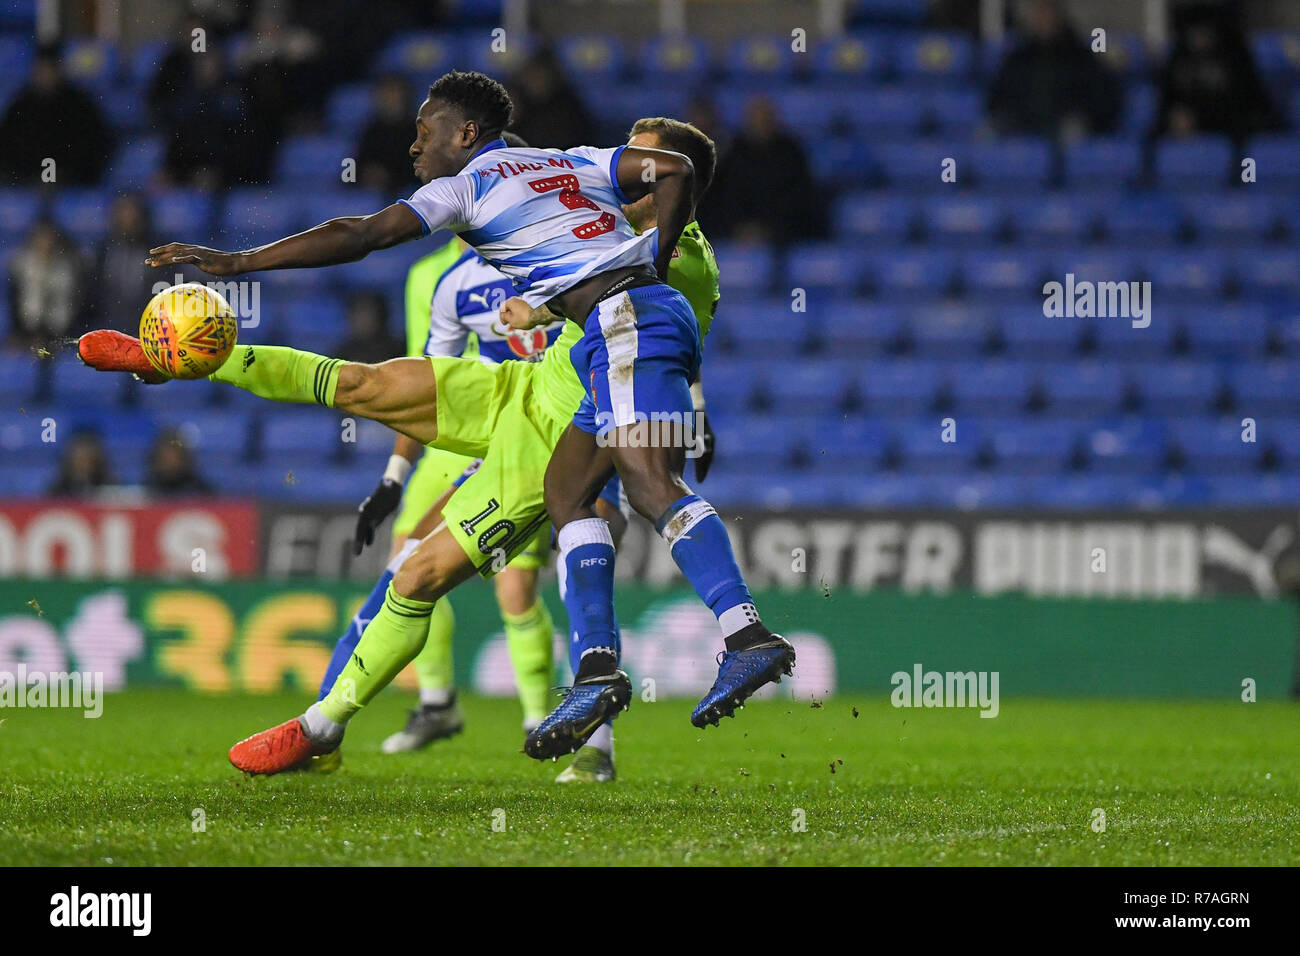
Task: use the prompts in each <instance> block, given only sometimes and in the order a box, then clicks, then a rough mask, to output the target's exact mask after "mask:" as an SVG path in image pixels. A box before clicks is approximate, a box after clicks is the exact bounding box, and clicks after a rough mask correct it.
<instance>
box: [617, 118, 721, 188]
mask: <svg viewBox="0 0 1300 956" xmlns="http://www.w3.org/2000/svg"><path fill="white" fill-rule="evenodd" d="M638 133H653V134H654V135H655V136H657V137H659V142H660V143H662V144H663V146H664V148H665V149H671V150H672V151H673V152H674V153H681V154H682V155H683V156H685V157H686V158H687V159H689V160H690V161H691V165H693V166H694V167H695V196H694V199H695V201H696V202H699V201H700V198H701V197H702V196H703V195H704V191H705V190H706V189H708V188H709V184H710V183H711V182H713V170H714V169H715V168H716V167H717V165H718V148H717V146H715V145H714V143H713V140H711V139H709V137H708V136H706V135H705V134H704V131H703V130H701V129H700V128H699V127H697V126H693V125H691V124H690V123H684V122H682V121H681V120H677V119H672V118H671V117H668V116H646V117H643V118H641V119H639V120H637V121H636V122H635V123H633V124H632V130H631V132H629V133H628V137H629V138H631V137H633V136H636V135H637V134H638Z"/></svg>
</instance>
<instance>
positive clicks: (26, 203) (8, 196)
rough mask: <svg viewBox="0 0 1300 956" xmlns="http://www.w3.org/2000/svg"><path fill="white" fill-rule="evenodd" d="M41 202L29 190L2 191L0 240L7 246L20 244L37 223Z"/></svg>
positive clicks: (0, 193)
mask: <svg viewBox="0 0 1300 956" xmlns="http://www.w3.org/2000/svg"><path fill="white" fill-rule="evenodd" d="M39 211H40V201H39V200H38V199H37V198H36V196H35V195H34V194H33V193H32V192H31V191H30V190H27V189H0V238H3V239H4V241H5V244H6V245H12V246H16V245H18V244H20V243H21V242H22V240H23V238H24V237H25V236H26V234H27V230H28V229H30V228H31V225H32V223H33V222H35V221H36V216H37V213H38V212H39Z"/></svg>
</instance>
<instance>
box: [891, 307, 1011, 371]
mask: <svg viewBox="0 0 1300 956" xmlns="http://www.w3.org/2000/svg"><path fill="white" fill-rule="evenodd" d="M908 314H909V316H910V318H909V321H908V323H907V329H908V333H909V337H910V340H911V342H912V345H913V347H914V348H915V349H916V351H917V353H918V354H920V355H923V356H933V357H936V358H940V357H944V356H962V357H969V356H972V355H978V354H979V353H980V352H981V351H983V349H984V347H985V345H986V344H987V343H988V342H989V340H990V338H991V337H992V335H993V332H994V329H995V324H994V320H993V314H992V312H991V311H990V310H989V309H986V308H982V307H980V306H972V305H969V304H966V303H961V302H951V303H945V302H938V303H927V304H924V305H918V306H914V307H912V308H911V309H909V310H908Z"/></svg>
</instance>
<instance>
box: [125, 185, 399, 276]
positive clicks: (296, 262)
mask: <svg viewBox="0 0 1300 956" xmlns="http://www.w3.org/2000/svg"><path fill="white" fill-rule="evenodd" d="M424 232H425V225H424V222H423V220H421V218H420V217H419V216H418V215H416V213H415V211H414V210H413V209H412V208H411V207H410V206H409V205H407V204H406V203H400V202H399V203H393V204H392V205H391V206H388V207H387V208H385V209H381V210H380V211H379V212H377V213H373V214H372V215H369V216H344V217H342V218H339V219H331V220H329V221H328V222H323V223H321V224H320V225H319V226H313V227H312V228H311V229H308V230H307V231H306V232H300V233H298V234H297V235H293V236H288V237H286V238H284V239H277V240H276V241H275V242H270V243H267V244H266V245H264V246H258V247H257V248H256V249H247V250H244V251H242V252H222V251H221V250H219V249H208V248H205V247H204V246H193V245H187V244H185V243H179V242H171V243H168V244H167V245H165V246H159V247H158V248H156V249H150V250H149V257H148V258H147V259H145V265H150V266H155V267H157V266H170V265H193V266H198V268H199V269H201V270H203V271H204V272H206V273H208V274H209V275H214V276H234V275H242V274H243V273H245V272H260V271H263V270H266V269H310V268H313V267H317V266H333V265H338V264H340V263H343V262H355V261H356V260H358V259H363V258H365V257H366V256H367V255H369V254H370V253H372V252H374V251H375V250H376V249H387V248H388V247H389V246H395V245H397V244H398V243H401V242H406V241H408V240H411V239H418V238H419V237H420V236H421V235H423V234H424Z"/></svg>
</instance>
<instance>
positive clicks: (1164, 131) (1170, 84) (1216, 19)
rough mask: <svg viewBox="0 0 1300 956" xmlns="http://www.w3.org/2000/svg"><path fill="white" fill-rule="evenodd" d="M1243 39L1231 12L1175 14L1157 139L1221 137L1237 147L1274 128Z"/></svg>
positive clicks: (1190, 10)
mask: <svg viewBox="0 0 1300 956" xmlns="http://www.w3.org/2000/svg"><path fill="white" fill-rule="evenodd" d="M1279 125H1280V123H1279V119H1278V114H1277V111H1276V109H1275V108H1274V106H1273V101H1272V98H1271V97H1270V96H1269V93H1268V90H1267V89H1266V88H1265V86H1264V83H1263V81H1262V80H1261V79H1260V77H1259V73H1258V72H1257V71H1256V69H1255V61H1254V58H1253V57H1252V55H1251V52H1250V47H1249V45H1248V44H1247V43H1246V38H1245V36H1244V35H1243V34H1242V32H1241V29H1240V28H1239V26H1238V25H1237V23H1236V21H1235V19H1234V18H1233V14H1232V12H1231V11H1228V10H1225V9H1222V8H1218V7H1192V8H1187V9H1184V10H1181V11H1180V12H1179V15H1178V16H1177V18H1176V20H1175V37H1174V43H1173V48H1172V50H1171V51H1170V53H1169V58H1168V60H1166V61H1165V66H1164V69H1163V70H1162V71H1161V74H1160V110H1159V112H1158V114H1157V117H1156V128H1155V130H1154V132H1155V133H1156V134H1157V135H1164V136H1168V135H1173V136H1190V135H1195V134H1198V133H1222V134H1224V135H1227V136H1231V137H1233V138H1234V139H1236V140H1238V141H1240V140H1243V139H1246V138H1247V137H1249V136H1250V135H1252V134H1253V133H1257V132H1259V131H1261V130H1266V129H1273V128H1276V127H1277V126H1279Z"/></svg>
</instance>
